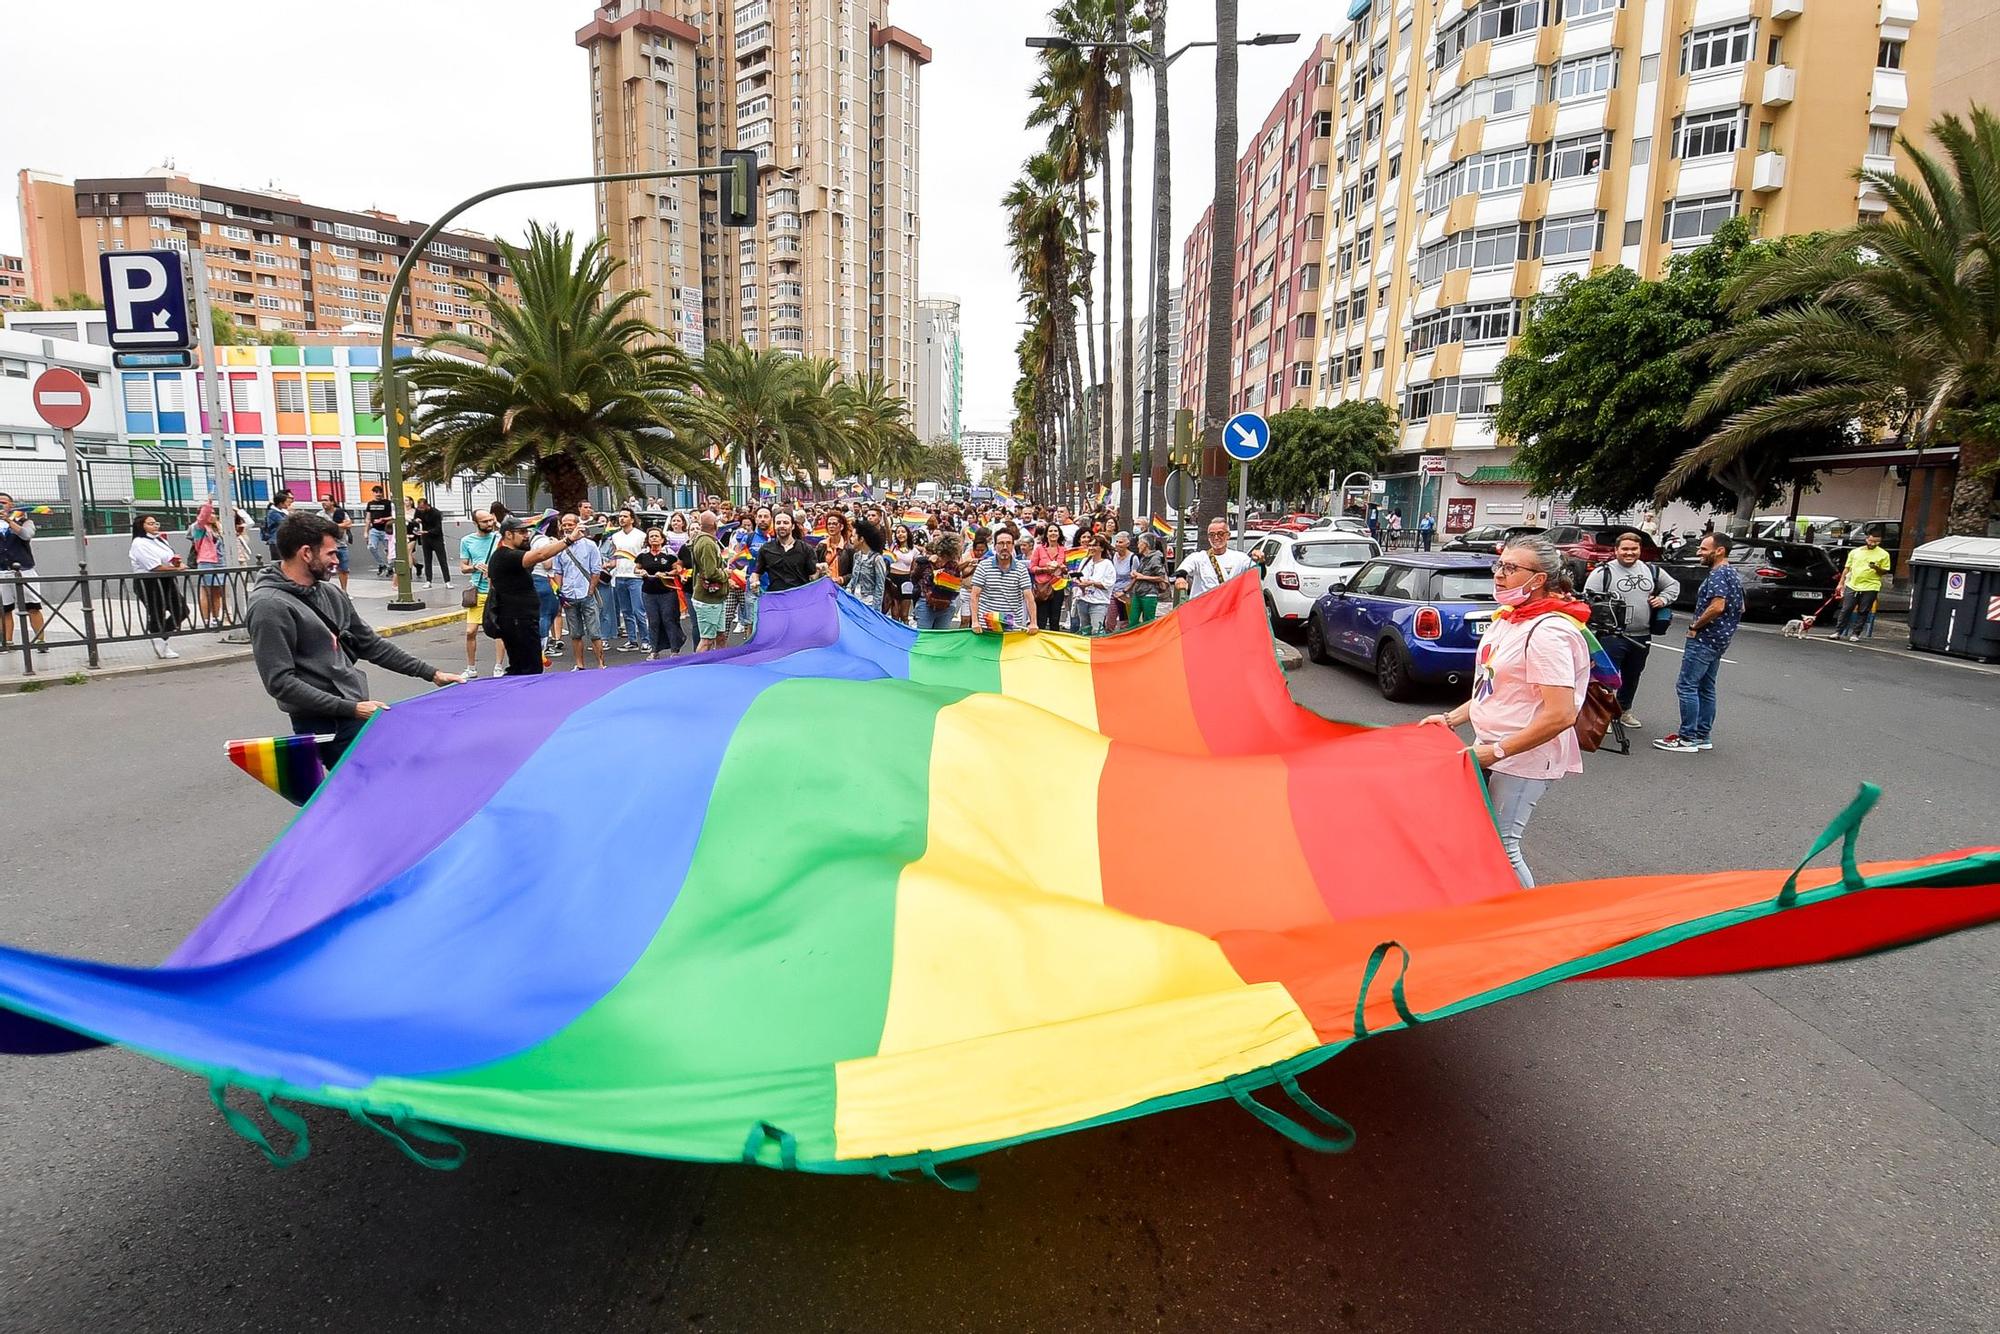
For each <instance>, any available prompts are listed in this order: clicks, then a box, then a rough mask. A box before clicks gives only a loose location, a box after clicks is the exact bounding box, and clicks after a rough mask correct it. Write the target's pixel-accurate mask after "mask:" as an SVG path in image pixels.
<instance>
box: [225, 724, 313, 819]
mask: <svg viewBox="0 0 2000 1334" xmlns="http://www.w3.org/2000/svg"><path fill="white" fill-rule="evenodd" d="M331 740H333V738H332V737H330V736H324V737H322V736H309V735H305V736H261V737H254V738H252V739H250V740H247V741H230V742H226V743H225V745H226V747H227V749H228V752H229V762H230V763H231V764H233V765H235V766H236V767H237V768H239V769H241V770H242V771H243V772H244V773H246V774H249V775H250V776H251V777H252V778H254V779H256V780H257V781H258V782H260V783H262V784H263V785H264V786H265V787H268V788H270V789H271V790H272V791H273V792H275V793H277V794H278V795H279V796H281V797H283V798H284V799H285V800H286V801H289V802H291V803H292V804H293V805H294V806H303V805H305V804H306V798H307V797H310V796H311V795H312V794H313V792H314V791H315V790H316V789H317V788H318V787H319V785H320V782H321V781H322V780H323V779H324V778H325V777H326V766H325V765H323V764H321V763H320V759H319V743H320V742H322V741H331Z"/></svg>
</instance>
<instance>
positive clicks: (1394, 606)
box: [1306, 551, 1494, 699]
mask: <svg viewBox="0 0 2000 1334" xmlns="http://www.w3.org/2000/svg"><path fill="white" fill-rule="evenodd" d="M1493 606H1494V601H1493V556H1492V553H1490V552H1480V553H1470V552H1466V553H1450V552H1442V551H1438V552H1429V551H1426V552H1403V553H1399V554H1397V555H1393V556H1380V557H1377V558H1376V559H1374V560H1371V561H1369V562H1368V563H1367V564H1366V565H1364V566H1362V567H1361V569H1360V570H1359V571H1357V572H1356V573H1355V575H1354V577H1353V578H1352V579H1350V580H1348V581H1347V582H1346V583H1345V584H1336V585H1335V586H1333V587H1331V588H1329V589H1328V590H1327V591H1326V592H1325V593H1323V594H1321V595H1320V598H1319V600H1318V601H1317V602H1315V603H1313V607H1312V612H1311V614H1310V615H1309V616H1308V617H1307V619H1306V653H1307V654H1308V655H1309V656H1310V657H1311V658H1312V660H1313V661H1314V662H1332V661H1336V660H1338V661H1340V662H1344V663H1348V664H1350V665H1352V666H1356V667H1363V668H1366V669H1368V670H1369V671H1371V672H1373V673H1374V676H1375V688H1376V689H1377V690H1380V691H1381V692H1382V694H1383V697H1384V698H1386V699H1408V698H1410V697H1411V696H1412V695H1413V694H1415V693H1416V691H1417V689H1418V688H1419V687H1421V686H1425V685H1447V686H1461V685H1465V684H1467V683H1468V682H1470V681H1471V680H1472V668H1473V660H1474V658H1475V657H1476V656H1477V654H1478V652H1479V638H1480V636H1481V635H1482V634H1484V633H1485V629H1486V621H1485V620H1484V619H1481V620H1477V621H1470V620H1468V619H1467V618H1468V617H1470V616H1472V615H1473V614H1474V613H1476V612H1481V611H1487V612H1490V611H1492V610H1493Z"/></svg>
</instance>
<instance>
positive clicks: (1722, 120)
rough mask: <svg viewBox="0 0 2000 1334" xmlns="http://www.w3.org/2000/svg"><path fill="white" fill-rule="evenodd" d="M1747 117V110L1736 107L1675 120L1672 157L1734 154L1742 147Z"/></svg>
mask: <svg viewBox="0 0 2000 1334" xmlns="http://www.w3.org/2000/svg"><path fill="white" fill-rule="evenodd" d="M1748 115H1749V108H1748V107H1740V106H1739V107H1722V108H1720V109H1718V110H1715V111H1696V112H1692V113H1690V114H1688V115H1685V116H1677V117H1675V118H1674V140H1673V152H1674V156H1675V157H1682V158H1696V157H1719V156H1721V155H1722V154H1724V153H1734V152H1735V151H1736V150H1737V149H1738V148H1740V147H1741V146H1742V144H1743V129H1744V121H1745V119H1746V118H1747V117H1748Z"/></svg>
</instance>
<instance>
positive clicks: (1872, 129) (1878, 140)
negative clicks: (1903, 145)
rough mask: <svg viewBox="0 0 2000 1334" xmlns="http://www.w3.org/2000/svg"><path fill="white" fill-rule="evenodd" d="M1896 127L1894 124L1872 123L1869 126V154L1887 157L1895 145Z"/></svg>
mask: <svg viewBox="0 0 2000 1334" xmlns="http://www.w3.org/2000/svg"><path fill="white" fill-rule="evenodd" d="M1895 138H1896V128H1895V126H1893V125H1870V126H1869V127H1868V155H1869V156H1870V157H1887V156H1889V150H1890V148H1891V147H1893V146H1894V143H1895Z"/></svg>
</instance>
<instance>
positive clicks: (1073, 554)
mask: <svg viewBox="0 0 2000 1334" xmlns="http://www.w3.org/2000/svg"><path fill="white" fill-rule="evenodd" d="M1089 559H1090V548H1089V547H1071V548H1070V549H1069V550H1068V551H1066V552H1064V553H1063V564H1065V565H1067V566H1069V568H1070V569H1071V570H1072V571H1075V570H1080V569H1082V568H1083V563H1084V562H1085V561H1087V560H1089Z"/></svg>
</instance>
